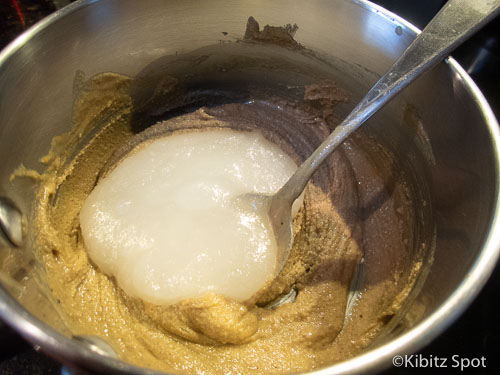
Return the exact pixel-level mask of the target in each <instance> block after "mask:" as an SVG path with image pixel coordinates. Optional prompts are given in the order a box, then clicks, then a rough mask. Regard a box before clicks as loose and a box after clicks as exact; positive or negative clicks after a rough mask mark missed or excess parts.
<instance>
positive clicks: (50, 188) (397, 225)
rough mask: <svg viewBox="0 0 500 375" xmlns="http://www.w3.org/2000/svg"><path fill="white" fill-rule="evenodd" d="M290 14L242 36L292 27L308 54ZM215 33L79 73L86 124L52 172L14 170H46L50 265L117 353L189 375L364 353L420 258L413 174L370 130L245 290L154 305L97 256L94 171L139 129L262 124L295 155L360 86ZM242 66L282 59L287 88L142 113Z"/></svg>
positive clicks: (78, 121) (85, 325)
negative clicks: (280, 23)
mask: <svg viewBox="0 0 500 375" xmlns="http://www.w3.org/2000/svg"><path fill="white" fill-rule="evenodd" d="M278 29H279V28H268V29H265V30H264V31H263V32H260V31H259V26H258V24H256V22H255V20H253V19H251V20H250V21H249V28H247V34H246V35H245V38H246V39H248V40H250V42H249V43H250V44H252V48H253V49H256V48H261V47H259V46H257V45H254V44H253V43H254V42H262V43H277V41H278V42H279V41H280V40H281V41H284V40H285V39H286V40H288V42H287V43H285V42H283V43H281V44H283V45H285V46H286V47H287V48H290V49H291V50H294V51H297V50H298V51H300V52H299V53H301V54H302V55H300V56H301V57H300V58H301V59H303V60H304V61H306V60H305V59H307V58H308V55H307V51H306V52H304V50H303V49H302V47H301V46H300V45H298V44H297V43H295V42H294V41H293V38H292V37H291V35H292V34H293V32H295V31H296V28H294V27H290V28H289V30H288V29H287V31H286V33H285V34H286V35H289V36H290V38H288V37H286V35H285V34H283V33H282V32H281V31H280V30H278ZM281 34H283V35H284V36H283V35H281ZM284 37H286V38H285V39H283V38H284ZM275 39H276V40H275ZM277 44H280V43H277ZM218 48H219V49H218V50H213V49H207V50H203V49H201V50H200V51H198V52H197V53H192V54H187V55H186V56H179V57H168V58H167V60H165V62H163V61H160V62H159V63H158V64H157V65H156V66H155V67H154V68H155V69H156V70H155V69H151V71H152V72H153V73H151V74H150V75H149V76H148V75H147V74H146V73H147V72H146V73H145V74H144V75H143V76H140V77H139V78H138V79H135V80H131V79H130V78H129V77H124V76H121V75H117V74H112V73H105V74H101V75H98V76H95V77H93V78H91V79H89V80H88V81H84V80H83V79H82V77H79V78H78V80H77V82H76V84H75V88H76V90H77V91H76V99H75V104H74V117H73V126H74V129H73V130H72V131H71V132H69V133H67V134H64V135H61V136H59V137H56V138H54V140H53V142H52V147H51V150H50V152H49V153H48V155H47V156H45V157H44V158H43V159H42V160H41V161H42V162H43V163H44V164H45V165H46V171H45V172H44V173H43V174H42V175H34V174H33V173H32V172H30V171H29V170H27V169H26V168H24V167H20V169H19V170H18V171H17V172H16V173H15V174H17V175H24V176H27V175H29V176H31V177H32V178H36V179H37V180H38V181H39V189H38V193H37V199H38V204H37V207H36V214H35V218H34V226H35V232H36V233H37V235H36V239H35V241H36V248H37V249H38V251H39V254H38V255H39V257H40V258H41V260H42V262H43V264H45V272H44V275H42V278H44V279H45V280H46V281H47V284H48V286H49V288H50V290H51V292H52V295H53V297H54V301H55V305H56V306H57V309H58V310H59V311H60V313H61V316H62V318H63V319H64V321H65V324H66V326H67V327H69V328H70V329H71V331H72V333H73V334H75V335H98V336H101V337H103V338H104V339H105V340H106V341H107V342H108V343H109V344H110V345H111V346H112V347H113V348H114V350H115V351H116V353H117V354H118V356H119V357H120V358H122V359H123V360H126V361H128V362H130V363H133V364H136V365H139V366H144V367H148V368H154V369H159V370H164V371H168V372H174V373H187V374H204V373H209V374H228V373H232V374H281V373H291V372H304V371H309V370H311V369H315V368H319V367H322V366H327V365H330V364H332V363H335V362H337V361H342V360H345V359H348V358H350V357H353V356H354V355H356V354H358V353H359V352H361V351H362V350H363V349H364V348H366V347H367V346H368V345H369V344H370V342H371V341H372V340H373V339H374V338H375V337H376V336H377V335H378V334H379V333H380V332H381V330H382V329H383V327H384V326H385V325H386V324H387V322H388V321H389V320H390V319H391V318H392V317H393V316H394V315H395V314H397V312H398V310H399V309H400V307H401V304H402V303H403V301H404V300H405V297H406V296H407V294H408V292H409V290H410V289H411V287H412V284H413V281H414V278H415V275H416V274H417V273H418V272H417V271H418V263H417V265H416V266H415V265H411V264H410V265H408V254H409V253H410V251H411V249H410V247H411V246H413V245H412V244H413V233H412V229H411V228H412V227H413V222H412V220H413V212H412V210H411V202H412V197H411V194H410V192H409V190H408V189H407V188H406V181H405V178H404V176H403V175H401V174H395V173H394V170H393V164H392V162H391V156H390V153H389V152H388V151H387V150H385V149H384V148H383V147H382V146H380V145H378V144H377V143H376V142H374V141H373V140H371V139H370V138H368V137H365V136H363V135H362V134H357V135H355V136H353V137H352V138H351V139H350V140H348V141H347V142H345V143H344V144H343V145H342V146H341V147H339V149H338V150H337V151H335V152H334V153H333V155H332V156H331V157H330V158H329V160H328V161H327V162H326V163H325V165H324V166H323V167H322V168H321V169H320V170H319V171H318V172H317V173H316V175H315V176H314V178H313V180H312V181H311V182H310V183H309V185H308V187H307V188H306V191H305V199H304V205H303V207H302V209H301V210H300V212H299V214H298V215H297V217H296V219H295V221H294V231H295V240H294V245H293V249H292V252H291V256H290V258H289V261H288V263H287V264H286V266H285V268H284V269H283V271H282V273H281V274H280V275H279V277H278V278H276V279H275V280H274V281H273V282H272V283H271V284H270V285H268V286H267V287H266V288H264V289H263V290H261V291H260V292H259V293H257V295H255V296H254V298H252V299H251V300H249V301H246V302H245V303H238V302H235V301H231V300H228V299H226V298H224V297H222V296H218V295H213V294H209V295H206V296H204V297H203V298H199V299H195V300H188V301H184V302H181V303H178V304H176V305H173V306H157V305H154V304H151V303H147V302H143V301H141V300H139V299H136V298H131V297H129V296H127V295H126V294H125V293H124V292H123V291H122V290H121V289H120V288H119V287H118V286H117V284H116V282H115V280H114V279H113V278H111V277H109V276H107V275H105V274H104V273H103V272H101V271H100V270H99V269H98V268H97V267H96V266H95V265H94V264H92V262H91V261H90V260H89V257H88V255H87V252H86V249H85V244H84V243H83V241H82V237H81V233H80V228H79V213H80V209H81V206H82V204H83V202H84V200H85V198H86V197H87V195H88V194H89V193H90V192H91V190H92V188H93V187H94V186H95V184H96V182H97V181H98V179H99V178H100V177H101V176H103V175H105V174H106V173H107V172H108V171H109V170H110V169H112V168H113V166H114V165H116V163H117V162H119V161H120V160H121V158H123V157H124V155H126V154H127V153H128V152H130V151H131V150H133V149H134V147H135V146H137V145H138V144H140V143H142V142H145V141H148V140H150V139H152V138H155V137H163V136H168V135H169V134H171V133H172V132H185V131H203V129H207V128H226V127H230V128H232V129H236V130H241V131H245V130H252V129H256V128H258V129H260V131H262V133H263V135H264V137H266V138H267V139H268V140H270V141H272V142H274V143H276V144H278V145H279V146H280V147H281V148H282V149H283V151H285V152H286V153H287V154H288V155H290V156H291V157H292V158H294V159H295V161H296V162H297V164H299V163H300V162H301V161H303V160H304V159H305V158H306V157H307V156H308V155H309V154H310V153H311V152H312V150H313V149H314V148H315V147H316V146H317V145H318V144H319V142H320V141H321V140H322V139H324V138H325V137H326V136H327V135H328V134H329V133H330V131H331V129H332V128H333V127H334V126H335V125H336V123H338V118H337V117H336V115H335V105H336V104H337V103H344V102H346V101H347V100H348V98H349V95H348V94H347V93H346V92H345V91H344V90H342V89H341V88H340V87H338V86H337V84H336V83H335V82H332V81H330V80H328V79H325V78H324V77H323V76H322V75H321V74H319V73H318V74H317V75H316V76H315V74H316V73H314V74H313V70H312V69H311V68H310V67H308V66H304V65H303V64H302V63H299V64H298V65H293V64H292V63H291V62H290V61H289V60H286V59H285V60H283V61H281V60H280V61H278V60H277V61H276V62H275V61H274V60H273V59H272V58H269V59H268V58H262V59H260V58H259V57H253V56H251V55H249V54H248V55H246V53H247V52H246V49H245V48H247V47H245V46H244V45H243V44H237V43H235V44H232V45H221V46H219V47H218ZM262 48H263V51H264V52H266V51H267V52H269V51H270V48H271V47H268V46H267V45H266V46H264V47H262ZM219 50H220V51H222V52H221V54H220V55H218V54H217V53H218V52H217V51H219ZM214 51H215V52H214ZM228 51H229V52H228ZM252 51H253V50H252ZM278 55H280V56H281V55H283V56H284V55H285V53H284V52H280V51H278ZM223 56H233V58H232V59H229V60H227V59H225V58H223ZM242 67H247V68H248V70H247V71H246V72H247V73H248V77H250V78H249V80H250V81H252V80H253V81H255V82H257V83H256V85H258V84H261V83H264V84H266V83H267V82H269V81H270V80H271V79H270V78H269V77H270V76H269V77H268V76H267V75H266V74H267V73H266V72H269V71H273V72H274V73H275V77H276V79H277V81H278V84H277V87H285V93H286V95H285V96H284V97H280V96H279V95H277V93H276V92H275V91H273V90H274V89H273V88H272V87H269V88H266V87H264V89H263V90H262V92H260V91H257V89H256V88H255V87H253V86H252V85H251V84H249V85H248V86H245V90H246V91H244V93H243V94H242V95H244V96H247V95H249V96H250V97H252V100H234V102H233V103H232V104H222V103H220V104H217V105H214V104H213V103H209V104H211V105H210V107H203V106H201V108H199V109H197V110H195V111H192V112H190V113H184V114H182V113H180V114H179V113H177V114H176V115H174V116H169V117H170V118H169V119H168V120H166V121H163V122H160V123H158V124H157V125H155V126H152V127H149V126H147V125H148V124H145V122H147V121H143V119H144V118H145V117H147V116H150V118H153V119H154V118H155V116H159V115H161V113H162V112H161V111H160V109H161V108H160V106H163V107H162V108H163V110H164V111H168V110H175V109H176V108H181V107H182V106H185V105H190V104H192V103H193V100H194V99H193V95H187V93H189V90H191V92H194V93H195V96H196V95H197V94H196V93H197V92H198V93H202V94H203V90H204V87H205V86H203V84H202V85H201V86H199V87H201V88H198V86H196V87H195V86H193V84H187V83H186V84H184V83H183V82H185V81H186V82H188V81H189V80H190V79H191V80H194V79H195V78H196V77H201V78H200V79H203V78H204V77H206V76H207V75H208V74H211V75H212V76H213V77H217V75H219V76H220V77H223V79H225V80H227V81H231V80H233V81H234V82H236V83H237V84H238V82H239V81H238V80H237V78H238V77H239V75H241V74H242V73H241V72H242V71H243V68H242ZM181 68H182V69H185V70H186V71H189V74H184V73H183V70H181ZM158 69H159V71H161V74H159V73H158V74H157V72H158ZM259 69H261V70H262V72H264V73H261V70H259ZM287 69H288V70H290V71H293V75H292V77H294V78H296V80H297V81H298V82H297V83H296V85H288V86H287V85H285V84H281V83H279V80H280V79H281V78H280V77H285V78H289V77H290V74H289V73H288V70H287ZM233 73H234V75H231V74H233ZM309 76H312V81H310V80H309ZM193 77H194V78H193ZM235 77H236V78H235ZM252 77H254V78H252ZM261 77H264V78H262V80H261V81H258V80H259V79H261ZM214 79H215V78H214ZM308 80H309V81H308ZM189 82H191V81H189ZM190 85H191V86H190ZM150 87H153V89H152V90H150ZM193 87H194V88H193ZM196 90H198V91H196ZM202 94H200V95H202ZM219 94H220V92H215V94H214V95H219ZM213 97H214V96H210V98H213ZM236 99H237V98H236ZM210 100H211V99H210ZM238 101H239V102H238ZM195 104H196V103H195ZM159 108H160V109H159ZM187 112H189V111H187ZM149 121H150V122H151V120H149ZM145 128H146V130H144V131H141V130H142V129H145ZM214 235H217V234H216V233H214ZM362 259H363V266H362V267H358V265H359V263H360V261H361V260H362ZM412 270H413V271H412ZM357 271H360V272H359V276H356V272H357ZM350 288H354V289H355V292H356V293H354V296H355V297H354V298H351V294H352V293H351V294H350V293H349V291H350ZM283 296H288V298H286V299H283ZM285 300H286V301H285ZM348 303H349V304H348Z"/></svg>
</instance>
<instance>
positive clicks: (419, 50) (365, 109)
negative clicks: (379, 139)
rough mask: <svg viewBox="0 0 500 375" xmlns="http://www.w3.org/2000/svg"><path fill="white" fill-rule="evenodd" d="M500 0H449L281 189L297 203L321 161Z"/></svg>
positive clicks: (490, 14)
mask: <svg viewBox="0 0 500 375" xmlns="http://www.w3.org/2000/svg"><path fill="white" fill-rule="evenodd" d="M499 11H500V0H449V1H448V2H447V3H446V4H445V6H444V7H443V8H442V9H441V11H440V12H439V13H438V14H437V15H436V16H435V17H434V18H433V19H432V20H431V22H430V23H429V24H428V25H427V27H426V28H425V29H424V30H423V31H422V32H421V33H420V34H419V35H418V36H417V38H416V39H415V40H414V41H413V43H412V44H411V45H410V46H409V47H408V48H407V49H406V51H405V52H404V53H403V55H401V57H399V58H398V60H396V62H395V63H394V64H393V65H392V66H391V68H390V69H389V70H388V71H387V72H386V73H385V74H384V75H383V76H382V77H381V78H380V79H379V80H378V81H377V83H376V84H375V85H374V86H373V87H372V89H371V90H370V91H368V93H367V94H366V96H365V97H364V98H363V99H362V100H361V102H360V103H359V104H358V105H357V106H356V107H355V108H354V109H353V111H352V112H351V113H350V114H349V115H348V116H347V117H346V118H345V119H344V121H343V122H342V123H341V124H340V125H338V126H337V127H336V128H335V130H334V131H333V132H332V133H331V134H330V135H329V136H328V138H326V139H325V140H324V141H323V143H322V144H321V145H320V146H319V147H318V148H317V149H316V150H315V151H314V152H313V153H312V154H311V156H309V158H308V159H307V160H306V161H304V162H303V163H302V164H301V165H300V167H299V168H298V169H297V171H296V172H295V174H294V175H293V176H292V177H291V178H290V179H289V180H288V182H287V183H286V184H285V185H284V186H283V187H282V188H281V190H280V191H279V192H278V194H279V195H281V197H282V199H285V200H287V201H288V202H290V204H291V202H293V201H294V200H295V199H296V198H297V197H298V196H299V195H300V194H301V193H302V191H303V190H304V188H305V186H306V185H307V182H308V181H309V179H310V178H311V176H312V175H313V173H314V172H315V171H316V169H317V168H318V167H319V166H320V165H321V163H322V162H323V161H324V160H325V159H326V158H327V157H328V156H329V155H330V154H331V153H332V152H333V150H335V148H336V147H337V146H338V145H340V144H341V143H342V142H343V141H344V140H345V139H346V138H347V137H348V136H349V135H350V134H351V133H352V132H354V131H355V130H356V129H357V128H359V127H360V126H361V124H363V123H364V122H365V121H366V120H367V119H368V118H370V117H371V116H372V115H373V114H374V113H375V112H377V111H378V110H379V109H380V108H382V107H383V106H384V105H385V104H386V103H387V102H388V101H389V100H390V99H391V98H392V97H394V96H395V95H396V94H397V93H399V92H400V91H401V90H402V89H403V88H404V87H406V86H407V85H408V84H410V83H411V82H412V81H413V80H414V79H415V78H417V77H418V76H419V75H421V74H422V73H423V72H425V71H426V70H428V69H430V68H431V67H433V66H434V65H436V64H437V63H439V62H440V61H441V60H443V59H444V58H445V57H447V56H448V54H449V53H450V52H451V51H452V50H453V49H455V48H456V47H457V46H459V45H460V44H461V43H463V42H464V41H465V40H466V39H468V38H469V37H470V36H471V35H472V34H474V33H475V32H476V31H477V30H478V29H479V28H481V27H482V26H484V25H485V24H486V23H487V22H489V21H490V20H491V19H493V18H494V17H495V16H496V15H497V14H498V13H499Z"/></svg>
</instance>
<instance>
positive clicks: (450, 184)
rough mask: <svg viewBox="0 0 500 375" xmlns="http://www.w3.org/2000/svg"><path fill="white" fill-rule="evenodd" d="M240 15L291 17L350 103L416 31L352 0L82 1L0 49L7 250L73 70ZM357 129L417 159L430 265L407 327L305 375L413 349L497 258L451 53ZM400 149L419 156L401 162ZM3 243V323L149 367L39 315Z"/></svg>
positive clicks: (381, 362) (474, 119)
mask: <svg viewBox="0 0 500 375" xmlns="http://www.w3.org/2000/svg"><path fill="white" fill-rule="evenodd" d="M229 4H230V5H229ZM249 16H253V17H255V18H256V19H257V20H258V21H259V22H260V23H261V24H262V25H265V24H271V25H284V24H287V23H292V24H293V23H296V24H297V25H298V26H299V31H298V32H297V34H296V40H297V41H298V42H300V43H301V44H302V45H304V46H306V47H307V48H310V49H311V50H314V51H316V52H317V53H318V54H319V55H321V56H324V58H325V59H326V60H328V61H330V62H331V63H332V64H333V65H335V66H336V68H337V71H338V74H339V80H340V81H342V83H343V84H344V85H345V86H346V87H348V88H349V90H350V91H351V93H352V103H351V105H352V104H354V103H356V101H357V100H358V99H360V98H361V97H362V96H363V94H364V93H365V92H366V91H367V90H368V89H369V87H370V86H371V85H372V84H373V83H374V82H375V80H376V78H377V76H378V75H381V74H382V73H383V72H384V71H385V70H386V69H387V68H388V67H389V65H390V63H391V62H392V61H393V60H395V58H396V57H397V56H399V55H400V54H401V53H402V51H403V50H404V49H405V48H406V47H407V46H408V44H409V43H410V42H411V40H412V39H413V38H414V37H415V35H416V33H417V32H418V30H417V29H416V28H415V27H413V26H412V25H410V24H408V23H407V22H406V21H404V20H402V19H401V18H399V17H397V16H395V15H394V14H391V13H389V12H387V11H386V10H384V9H382V8H380V7H378V6H376V5H373V4H371V3H369V2H367V1H362V0H332V1H328V2H325V1H321V0H310V1H299V0H274V1H272V2H261V1H248V0H237V1H232V2H230V3H228V2H226V1H221V0H209V1H194V0H187V1H174V0H147V1H146V0H145V1H134V0H101V1H95V0H85V1H79V2H76V3H74V4H72V5H70V6H68V7H66V8H64V9H62V10H61V11H59V12H57V13H55V14H53V15H52V16H50V17H48V18H47V19H45V20H43V21H42V22H40V23H38V24H37V25H35V26H34V27H33V28H31V29H30V30H28V31H27V32H26V33H24V34H23V35H21V36H20V37H19V38H18V39H16V40H15V41H14V42H12V43H11V44H10V45H9V46H8V47H7V48H6V49H5V50H4V51H3V52H2V53H1V54H0V93H1V97H0V120H1V124H0V160H2V165H1V166H0V197H5V198H8V199H1V200H0V206H1V207H0V224H1V225H2V229H3V231H4V233H7V234H9V233H10V236H11V242H12V240H13V239H14V242H16V241H15V238H12V236H15V234H14V235H13V233H16V229H17V230H18V229H19V228H16V227H15V225H16V223H17V222H18V221H17V216H16V212H17V210H19V211H20V212H22V213H24V215H25V217H27V218H29V217H30V212H31V210H32V207H33V200H34V191H33V187H32V185H30V184H29V183H24V185H23V183H22V182H21V183H16V184H13V183H12V182H11V181H10V179H9V177H10V175H11V173H12V171H13V170H14V169H15V168H16V167H18V166H19V165H20V164H21V163H23V164H24V165H26V166H29V167H35V166H37V165H39V164H38V159H39V158H40V157H41V156H42V155H44V154H45V153H46V152H47V150H48V149H49V146H50V141H51V139H52V138H53V137H54V136H55V135H58V134H61V133H62V132H64V131H68V130H69V129H70V127H71V111H72V104H73V80H74V77H75V72H77V71H79V70H82V71H84V72H85V74H86V75H87V76H91V75H93V74H96V73H99V72H105V71H113V72H118V73H122V74H127V75H131V76H134V75H135V74H137V73H139V72H140V71H141V70H142V69H143V68H144V67H145V66H146V65H148V64H150V63H151V62H153V61H154V60H156V59H157V58H159V57H161V56H164V55H169V54H175V53H182V52H186V51H189V50H193V49H196V48H199V47H203V46H207V45H212V44H215V43H221V42H225V41H235V40H236V39H237V38H240V37H241V36H242V35H243V33H244V31H245V24H246V22H247V18H248V17H249ZM408 108H411V113H408V111H407V110H408ZM408 121H410V122H412V124H413V126H414V128H413V131H411V129H410V130H409V127H408V126H406V125H407V124H406V122H408ZM366 127H367V129H368V130H367V131H369V132H372V133H373V134H379V135H380V136H381V137H382V138H384V139H385V141H386V143H387V144H389V145H391V144H392V145H393V146H394V148H395V152H396V153H399V156H400V157H401V158H402V159H405V158H407V159H408V160H409V163H410V164H411V163H412V162H413V161H415V160H412V158H414V157H415V158H420V159H421V160H420V159H419V160H420V161H418V163H420V164H422V168H421V170H420V172H421V173H420V175H419V176H417V178H416V179H417V180H421V181H424V182H425V184H424V185H425V188H426V189H428V194H427V195H428V197H429V201H425V202H422V207H427V210H430V214H429V215H428V217H431V218H432V225H428V227H429V228H431V230H427V232H425V233H424V235H425V236H428V237H429V236H430V237H432V238H431V240H432V241H431V242H435V248H434V249H428V251H427V256H426V258H425V259H426V261H427V262H428V263H429V265H430V262H431V260H432V258H433V264H432V267H427V268H428V269H426V273H427V272H428V274H427V275H426V276H427V277H426V278H424V277H421V278H420V279H419V282H417V288H416V289H415V290H416V291H418V294H417V293H416V294H417V295H415V296H414V298H413V299H412V301H411V303H410V304H409V305H408V306H406V308H405V313H406V320H405V321H406V323H405V324H398V325H396V324H394V325H393V326H390V323H389V328H390V329H388V330H386V332H385V334H384V335H382V336H381V337H380V338H379V339H378V340H376V341H375V343H374V344H373V345H372V346H371V347H370V348H369V350H368V351H366V352H363V353H362V354H360V355H359V356H357V357H355V358H353V359H349V360H346V361H344V362H342V363H337V364H335V365H332V366H330V367H327V368H324V369H320V370H316V371H314V372H311V374H334V373H335V374H348V373H359V372H368V371H376V370H379V369H381V368H383V367H387V366H389V365H390V360H391V359H392V357H393V356H395V355H403V354H406V353H411V352H414V351H416V350H418V349H419V348H421V347H422V346H424V345H425V344H427V343H429V342H430V341H431V340H432V339H433V338H434V337H436V336H437V335H438V334H440V333H441V332H442V331H443V330H444V329H445V328H446V327H447V326H449V325H450V324H451V323H452V322H453V321H454V320H455V319H456V318H457V317H458V316H459V315H460V314H461V313H462V312H463V311H464V309H465V308H466V307H467V306H468V305H469V304H470V303H471V302H472V300H473V298H474V297H475V296H476V295H477V293H478V292H479V290H480V289H481V287H482V286H483V285H484V283H485V282H486V280H487V279H488V277H489V275H490V274H491V272H492V269H493V268H494V265H495V263H496V260H497V258H498V255H499V250H500V222H499V213H500V209H499V170H500V168H499V166H500V160H499V159H500V158H499V155H500V152H499V151H500V150H499V148H500V134H499V130H498V123H497V121H496V119H495V117H494V116H493V114H492V112H491V110H490V108H489V106H488V104H487V103H486V101H485V99H484V97H483V96H482V94H481V93H480V92H479V90H478V88H477V87H476V86H475V84H474V83H473V82H472V81H471V79H470V78H469V77H468V76H467V74H466V73H465V72H464V71H463V70H462V68H461V67H460V66H459V65H458V64H457V63H456V62H455V61H454V60H453V59H448V60H447V61H446V62H444V63H442V64H440V65H439V66H437V67H436V68H435V69H433V70H432V71H431V72H429V73H428V74H426V75H425V76H423V77H421V78H420V79H419V80H417V81H416V82H415V83H414V84H413V85H412V86H411V87H409V88H408V89H407V90H406V91H405V92H404V94H403V95H400V96H399V97H398V98H397V99H396V100H395V101H394V102H393V103H391V104H390V105H389V106H387V107H386V108H385V109H384V110H383V111H382V112H381V113H379V114H377V115H376V116H375V117H374V118H373V119H372V120H370V122H369V123H368V124H367V125H366ZM415 127H416V128H415ZM415 129H417V131H415ZM405 142H406V143H407V144H405ZM410 143H411V144H410ZM407 146H408V147H407ZM409 149H412V150H417V151H418V152H417V154H418V155H417V156H415V155H414V154H411V155H410V154H405V150H409ZM415 163H417V161H415ZM418 163H417V164H418ZM423 210H424V211H425V209H423ZM425 218H426V217H424V219H425ZM424 227H425V225H424ZM429 228H427V229H429ZM27 230H28V232H29V230H30V228H29V227H28V228H27ZM434 236H435V237H434ZM11 242H9V241H4V242H3V245H2V247H1V248H0V260H2V261H4V260H5V259H7V258H8V257H11V258H12V256H13V257H14V258H15V259H18V260H19V264H17V271H16V272H17V273H16V272H14V274H13V271H12V270H11V269H7V266H6V264H5V262H3V267H4V269H3V270H2V271H3V272H4V275H3V276H2V278H1V279H0V281H1V284H2V285H1V287H0V316H1V318H2V319H3V320H5V321H6V322H7V323H8V324H10V325H11V326H12V327H14V328H15V329H16V330H17V331H18V332H19V333H21V334H22V335H23V336H24V337H25V338H26V339H27V340H28V341H30V342H31V343H33V344H34V345H38V346H40V347H41V348H42V350H43V351H45V352H46V353H48V354H49V355H51V356H53V357H54V358H56V359H58V360H60V361H61V362H63V363H65V364H66V365H68V366H70V367H78V368H83V369H90V370H97V371H103V372H105V373H115V372H128V373H141V374H142V373H145V372H148V371H146V370H144V369H140V368H137V367H134V366H131V365H129V364H127V363H125V362H122V361H119V360H117V359H114V358H111V357H108V356H104V355H101V354H99V353H98V352H97V351H95V350H93V349H92V347H91V346H89V345H87V344H86V343H85V342H82V340H75V339H72V338H71V335H70V333H69V332H67V331H65V329H64V325H63V324H61V322H59V321H58V319H57V316H56V314H55V313H54V314H52V312H51V311H50V307H46V308H45V307H43V308H42V307H40V306H43V304H44V302H43V293H38V291H31V290H30V291H28V292H26V291H25V290H17V289H16V288H17V287H16V283H17V282H21V281H22V279H23V278H24V277H25V276H26V275H24V274H22V272H21V273H19V272H20V270H22V269H24V268H22V266H23V265H22V264H21V263H23V262H25V263H26V264H27V265H30V264H31V265H33V262H32V253H33V249H30V248H29V246H24V247H23V246H19V247H16V246H15V244H13V243H11ZM432 250H434V251H432ZM9 267H12V264H11V265H10V266H9ZM27 267H28V266H27ZM14 268H15V267H14ZM36 287H37V286H36V285H35V284H33V285H32V288H36ZM20 293H32V294H33V298H32V300H30V301H31V302H30V303H28V302H24V305H21V304H20V303H19V302H18V297H19V294H20ZM24 301H26V298H25V299H24Z"/></svg>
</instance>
